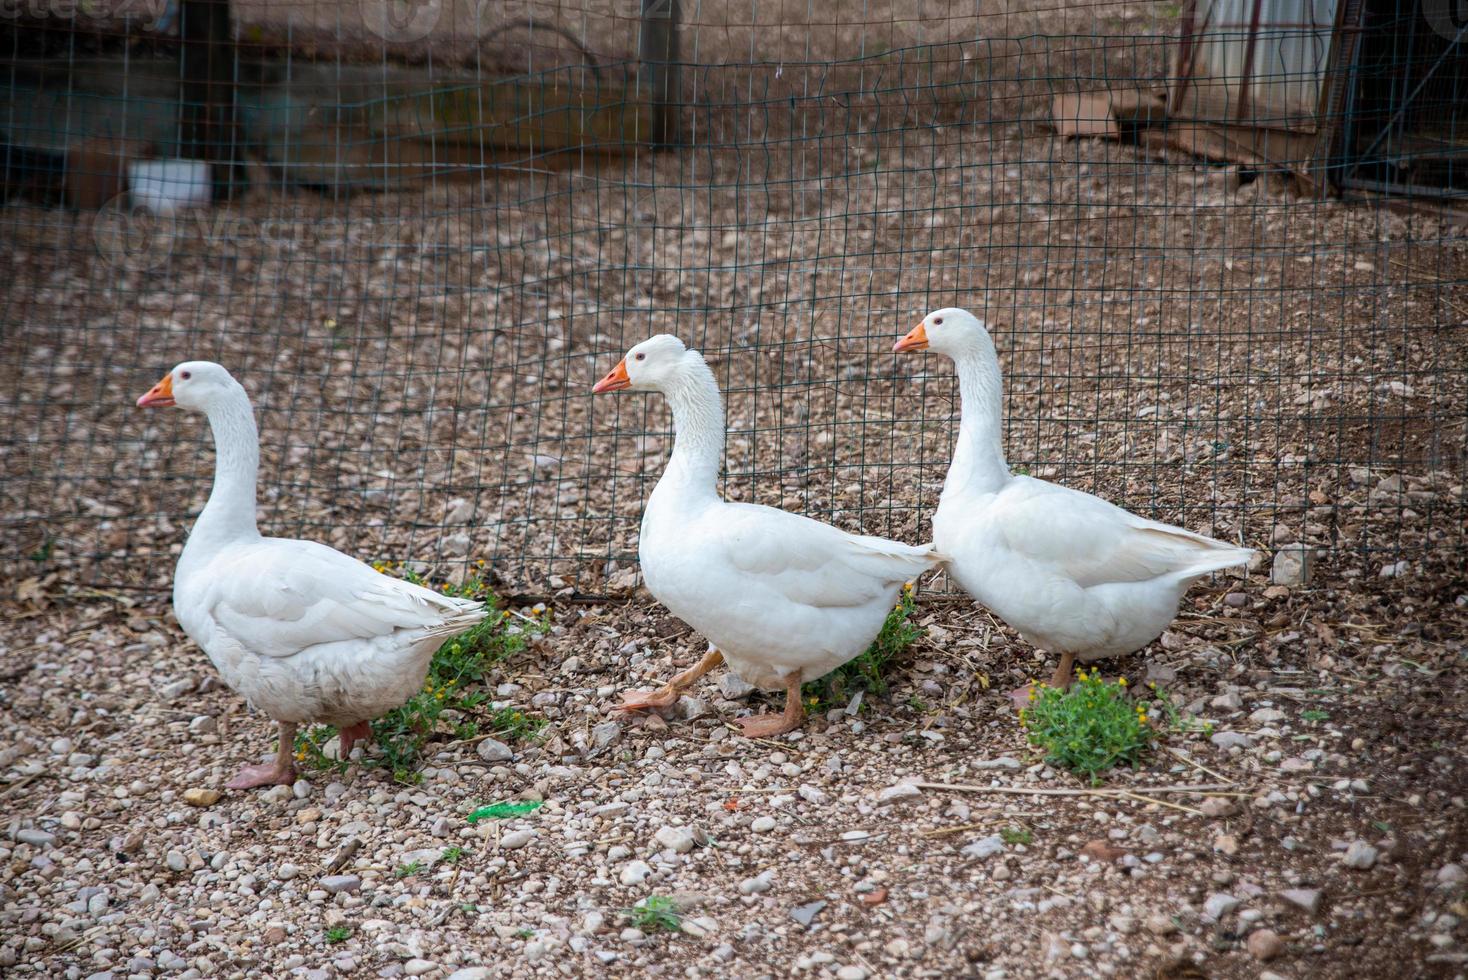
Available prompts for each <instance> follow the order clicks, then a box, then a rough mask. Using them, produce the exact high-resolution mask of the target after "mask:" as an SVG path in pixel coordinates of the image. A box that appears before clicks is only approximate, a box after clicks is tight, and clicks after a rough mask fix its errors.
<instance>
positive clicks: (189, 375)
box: [179, 371, 193, 381]
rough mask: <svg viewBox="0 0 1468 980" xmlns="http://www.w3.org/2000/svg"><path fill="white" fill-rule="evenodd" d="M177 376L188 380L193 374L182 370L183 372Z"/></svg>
mask: <svg viewBox="0 0 1468 980" xmlns="http://www.w3.org/2000/svg"><path fill="white" fill-rule="evenodd" d="M179 377H180V378H183V379H184V380H185V381H187V380H189V379H190V378H192V377H193V375H192V374H190V373H189V372H188V371H184V372H183V373H181V374H180V375H179Z"/></svg>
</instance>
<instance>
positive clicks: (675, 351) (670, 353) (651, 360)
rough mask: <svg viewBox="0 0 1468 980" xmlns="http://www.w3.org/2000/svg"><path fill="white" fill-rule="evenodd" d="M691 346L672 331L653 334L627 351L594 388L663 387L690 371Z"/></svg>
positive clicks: (603, 389)
mask: <svg viewBox="0 0 1468 980" xmlns="http://www.w3.org/2000/svg"><path fill="white" fill-rule="evenodd" d="M687 355H688V348H687V347H685V346H683V341H681V340H679V339H678V338H677V337H674V336H673V335H672V334H668V333H660V334H658V335H657V336H655V337H649V338H647V339H646V340H644V341H643V342H642V343H640V344H638V345H637V346H636V347H633V348H632V349H631V350H629V351H628V352H627V356H626V357H624V358H622V359H621V360H620V361H618V362H617V366H616V367H614V368H612V369H611V370H610V371H608V372H607V374H606V376H605V377H604V378H602V379H601V380H600V381H598V382H597V383H596V385H595V386H594V387H593V388H592V389H591V390H592V391H594V392H603V391H621V390H622V389H624V388H630V389H632V390H634V391H662V392H666V391H667V390H668V386H669V385H670V384H671V383H672V382H673V381H674V380H676V379H678V378H680V377H682V376H683V375H684V374H685V373H686V370H687V369H686V364H687V360H688V356H687Z"/></svg>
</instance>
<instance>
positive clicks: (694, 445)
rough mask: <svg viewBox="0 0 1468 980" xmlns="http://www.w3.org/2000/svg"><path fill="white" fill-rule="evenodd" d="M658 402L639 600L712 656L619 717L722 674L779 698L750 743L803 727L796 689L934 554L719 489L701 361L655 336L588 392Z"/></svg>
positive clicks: (719, 437)
mask: <svg viewBox="0 0 1468 980" xmlns="http://www.w3.org/2000/svg"><path fill="white" fill-rule="evenodd" d="M623 388H631V389H635V390H642V391H657V392H661V393H662V394H663V395H664V396H665V397H666V398H667V399H668V404H669V406H670V407H671V408H672V410H673V426H674V429H675V430H676V438H675V440H674V444H673V454H672V456H671V458H670V459H669V460H668V467H667V469H666V470H665V471H664V473H663V476H662V478H661V479H660V480H658V484H657V486H656V487H655V488H654V489H653V492H652V495H651V496H650V497H649V498H648V501H647V507H646V509H645V511H644V512H643V517H642V530H641V534H640V536H639V538H638V544H637V550H638V555H639V557H640V558H641V560H642V574H643V577H644V579H645V580H646V582H647V587H648V590H649V591H650V592H652V594H653V595H654V596H655V597H657V599H658V600H659V601H660V602H662V603H663V604H664V605H665V606H667V607H668V609H670V610H671V611H672V612H673V614H674V615H676V616H677V617H679V618H680V619H682V620H683V621H684V622H686V623H688V625H690V626H692V627H693V628H694V629H696V630H698V631H699V632H700V633H702V634H703V635H704V637H705V638H706V639H707V640H708V641H709V652H708V654H707V655H706V656H705V657H704V658H703V659H702V660H701V661H700V662H699V663H698V664H697V665H696V666H694V667H693V668H691V669H689V670H686V671H684V672H683V673H681V674H679V675H677V676H676V677H674V678H673V679H672V680H670V681H669V682H668V683H667V684H666V685H664V686H663V687H662V688H660V689H659V690H657V691H652V692H647V691H633V692H629V693H627V694H626V695H625V696H624V698H625V703H624V704H623V705H621V706H620V707H621V709H623V710H628V711H634V710H640V709H644V708H651V707H665V706H667V705H669V704H672V703H673V702H674V701H675V700H677V698H678V696H679V695H680V694H681V693H682V692H683V691H684V690H685V689H687V688H688V687H689V686H690V685H691V684H692V683H693V682H694V681H695V680H696V679H697V678H699V677H701V676H702V675H704V674H706V673H707V672H708V671H710V670H712V669H713V668H715V667H717V666H718V665H719V664H720V663H722V662H723V661H724V660H726V659H727V660H728V662H729V664H730V666H732V667H733V668H734V670H735V671H737V672H738V674H739V676H740V677H742V678H744V680H746V681H748V682H749V683H751V684H755V685H757V686H759V687H762V688H765V689H767V690H776V689H781V688H783V689H784V691H785V712H784V714H783V715H759V716H756V717H753V718H740V719H738V722H739V724H740V726H741V727H742V728H743V730H744V734H745V735H747V736H750V737H759V736H769V735H779V734H782V733H784V732H788V731H792V730H794V729H796V728H798V727H800V724H801V722H802V721H803V720H804V717H805V710H804V708H803V706H802V705H801V703H800V685H801V683H802V682H804V681H809V680H814V679H815V678H817V677H820V676H822V675H824V674H827V673H829V672H830V671H832V670H834V669H835V668H837V667H839V666H840V665H841V664H843V663H845V662H846V661H848V660H850V659H851V658H852V657H855V656H857V655H858V654H860V653H861V652H862V651H864V650H865V649H866V648H867V646H868V645H869V644H870V643H871V641H872V640H873V639H874V638H875V637H876V635H877V633H878V632H879V631H880V630H881V628H882V623H883V621H884V620H885V619H886V616H887V613H888V612H889V611H890V610H891V609H892V606H893V603H894V602H895V601H896V599H897V596H898V593H899V590H900V589H901V588H902V586H903V583H904V582H908V581H910V580H912V579H913V578H916V577H917V576H918V575H921V574H922V573H923V572H925V571H927V570H928V569H929V568H932V567H934V566H935V565H937V564H938V563H939V562H940V561H941V556H939V555H937V554H935V553H934V551H933V549H932V546H931V545H920V546H916V547H914V546H912V545H905V544H899V543H897V542H895V541H887V540H885V539H883V538H874V537H867V536H864V535H857V534H848V533H846V532H845V531H841V530H839V529H837V528H834V527H831V526H830V525H829V524H822V523H820V522H819V521H814V520H811V519H810V518H808V517H801V516H798V515H796V514H791V513H787V512H786V511H783V510H776V509H775V508H773V507H764V506H760V505H756V504H742V503H729V502H727V501H725V500H722V499H720V497H719V494H718V488H717V480H718V474H719V461H720V458H721V457H722V455H723V449H724V406H723V403H722V401H721V399H720V397H719V386H718V383H717V382H716V381H715V380H714V375H713V372H712V371H710V370H709V367H708V364H707V363H705V362H704V359H703V357H702V355H700V354H699V353H698V352H697V351H691V350H687V349H686V348H685V347H684V346H683V342H682V341H680V340H679V339H678V338H677V337H673V336H669V335H668V334H660V335H658V336H656V337H652V338H650V339H648V340H644V341H643V342H642V343H640V344H638V345H637V346H636V347H633V348H632V349H631V350H630V351H628V352H627V356H626V357H624V358H623V359H622V360H621V361H620V362H619V363H618V364H617V366H616V367H615V368H613V369H612V370H611V371H610V372H609V373H608V374H607V376H606V377H604V378H602V379H601V381H599V382H597V384H596V386H595V387H594V388H593V390H594V391H598V392H602V391H617V390H619V389H623Z"/></svg>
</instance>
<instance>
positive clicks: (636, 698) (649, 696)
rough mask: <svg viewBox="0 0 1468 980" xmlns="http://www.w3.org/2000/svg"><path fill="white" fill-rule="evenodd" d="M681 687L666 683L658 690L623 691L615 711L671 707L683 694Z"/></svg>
mask: <svg viewBox="0 0 1468 980" xmlns="http://www.w3.org/2000/svg"><path fill="white" fill-rule="evenodd" d="M682 693H683V690H682V689H681V688H677V687H674V686H673V685H671V684H664V685H663V686H662V687H660V688H658V689H657V690H656V691H623V692H622V703H621V704H619V705H617V706H616V707H615V708H613V709H612V710H613V711H626V712H629V713H630V712H635V711H653V710H656V709H659V708H671V707H672V706H673V705H674V704H676V703H677V701H678V698H679V697H680V696H681V695H682Z"/></svg>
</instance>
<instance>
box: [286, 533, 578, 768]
mask: <svg viewBox="0 0 1468 980" xmlns="http://www.w3.org/2000/svg"><path fill="white" fill-rule="evenodd" d="M373 568H375V569H377V570H378V571H379V572H383V573H385V574H386V573H389V572H391V571H394V570H396V571H400V573H401V575H402V577H403V578H404V579H405V580H407V581H409V582H412V583H413V584H415V585H421V586H424V587H425V588H431V589H435V591H439V592H442V593H443V594H444V595H448V596H456V597H459V598H465V599H476V600H478V601H480V602H483V603H485V604H486V605H488V606H489V607H490V610H491V612H490V614H489V615H488V616H486V617H485V618H484V620H483V621H482V622H480V623H478V624H477V625H476V626H474V628H473V629H471V630H469V631H468V632H466V633H461V634H460V635H458V636H456V637H454V638H452V639H450V640H447V641H445V642H444V644H443V646H441V647H439V648H438V650H437V652H435V653H434V655H433V659H432V661H431V662H430V663H429V666H428V676H427V678H426V679H425V680H424V684H423V690H422V691H421V692H419V693H418V694H416V695H414V696H413V697H412V698H410V699H409V700H408V701H407V703H405V704H403V705H402V706H400V707H398V708H394V709H393V710H392V711H389V712H388V713H387V714H385V715H383V716H382V717H381V718H378V719H376V720H374V721H373V722H372V741H373V743H374V744H375V746H376V751H375V753H373V754H370V755H368V756H367V758H366V759H365V760H364V765H368V766H381V767H383V768H386V769H388V770H389V771H391V772H392V775H393V778H394V779H395V780H397V781H398V782H400V783H416V782H417V781H418V780H419V778H420V776H419V770H421V769H422V768H423V760H424V758H425V756H426V749H427V746H428V744H429V743H430V742H433V741H435V740H436V739H438V738H440V737H443V736H448V737H450V738H456V739H469V738H473V737H475V736H476V735H479V734H481V733H486V734H491V735H494V736H495V737H496V738H499V739H501V740H504V741H508V742H515V741H527V740H531V739H534V738H535V737H536V736H538V735H539V733H540V730H541V729H542V728H544V727H545V724H546V722H545V719H544V718H537V717H534V716H532V715H529V714H527V713H525V712H524V711H521V710H519V709H518V708H510V707H501V708H498V709H493V708H490V707H489V693H488V692H487V691H485V690H484V689H483V688H482V687H481V686H479V685H480V683H481V682H482V681H483V680H484V677H485V675H486V674H487V673H489V671H490V670H491V669H492V668H493V667H494V665H495V664H497V663H500V662H501V661H503V660H506V659H507V658H509V657H512V656H514V655H515V654H516V653H519V652H520V651H521V650H523V649H525V646H526V644H528V643H529V642H530V640H531V638H533V637H535V636H536V635H538V634H540V633H542V632H544V631H545V630H546V629H548V628H549V627H550V611H549V610H546V611H545V612H544V613H540V614H538V615H531V616H521V615H519V614H516V613H511V612H510V611H509V610H507V609H500V608H499V600H498V598H497V597H496V596H495V595H494V593H493V592H492V591H491V590H490V588H489V585H488V583H486V582H485V581H484V579H483V578H482V577H480V576H478V575H474V576H471V577H469V578H468V579H466V580H465V581H464V583H463V584H462V585H457V586H456V585H451V584H442V585H437V586H435V585H434V584H433V583H432V582H430V581H428V580H427V579H425V578H423V577H422V576H421V575H418V574H417V573H416V572H414V571H413V570H412V569H411V568H406V567H403V566H400V565H399V566H392V565H389V564H387V563H385V562H379V563H377V564H374V565H373ZM446 713H447V717H445V715H446ZM334 734H336V730H335V729H333V728H332V727H330V726H329V725H317V726H314V727H312V728H311V729H309V730H307V731H304V732H302V733H300V734H299V735H297V736H296V759H297V760H298V761H299V762H301V763H303V764H304V765H306V766H309V767H311V768H315V769H329V770H335V771H338V772H342V771H345V769H346V762H345V761H344V760H334V759H329V758H327V757H326V756H325V755H324V754H323V753H322V752H321V746H322V745H324V744H325V743H326V742H327V740H329V739H330V738H331V737H332V736H333V735H334Z"/></svg>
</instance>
